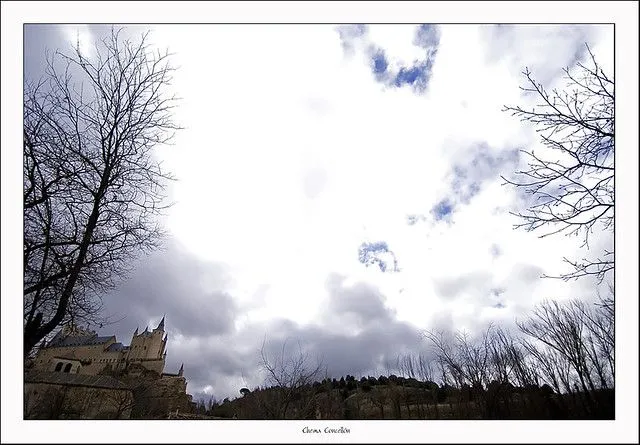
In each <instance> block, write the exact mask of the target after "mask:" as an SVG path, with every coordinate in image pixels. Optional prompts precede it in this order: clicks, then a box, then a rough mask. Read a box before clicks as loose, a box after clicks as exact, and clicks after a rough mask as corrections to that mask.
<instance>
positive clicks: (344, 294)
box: [24, 24, 613, 400]
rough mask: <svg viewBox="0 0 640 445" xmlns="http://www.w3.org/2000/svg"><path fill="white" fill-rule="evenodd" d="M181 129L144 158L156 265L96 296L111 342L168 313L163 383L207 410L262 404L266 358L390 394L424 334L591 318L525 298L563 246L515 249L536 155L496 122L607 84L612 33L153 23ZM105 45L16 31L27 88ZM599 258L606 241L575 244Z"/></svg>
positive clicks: (514, 130)
mask: <svg viewBox="0 0 640 445" xmlns="http://www.w3.org/2000/svg"><path fill="white" fill-rule="evenodd" d="M146 30H150V31H151V34H150V41H151V42H152V44H153V45H154V46H155V47H158V48H162V49H164V48H168V49H169V51H170V52H171V53H173V56H172V57H171V61H172V64H173V65H174V66H175V67H176V71H175V73H174V80H173V86H172V90H173V91H175V92H176V94H177V95H178V96H179V97H180V102H179V106H178V108H177V109H176V112H175V120H176V121H177V122H178V123H179V124H180V125H181V126H183V127H184V128H183V129H182V130H181V131H179V132H178V133H177V135H176V138H175V141H174V144H173V145H171V146H163V147H159V148H158V150H157V156H158V158H159V159H161V160H162V161H163V163H164V164H163V165H164V166H165V168H166V169H167V170H169V171H171V172H172V174H173V175H174V176H175V177H176V179H177V180H176V181H175V182H172V183H171V184H170V186H169V199H170V200H171V201H172V202H174V205H173V206H172V207H171V208H170V210H169V211H168V212H167V214H166V216H165V218H164V220H163V223H164V225H165V227H166V229H167V231H168V233H169V235H168V237H167V238H166V240H165V247H164V249H163V250H162V251H158V252H156V253H154V254H151V255H150V256H146V257H141V258H140V259H139V261H138V262H137V263H136V264H133V265H132V266H131V270H132V272H131V276H130V278H129V279H128V280H126V281H125V282H123V283H121V284H120V285H119V286H118V287H117V288H116V289H114V290H113V291H111V292H110V293H109V294H108V295H105V296H104V297H103V299H104V303H105V310H106V312H107V313H108V314H109V315H111V316H112V317H113V319H114V320H120V321H118V322H117V323H114V324H112V325H109V326H106V327H104V328H103V329H101V330H100V333H101V334H102V335H108V334H111V333H114V334H116V335H117V338H118V340H119V341H122V342H123V343H125V344H128V343H129V341H130V338H131V334H132V333H133V331H134V330H135V329H136V328H137V327H139V328H141V329H144V327H145V326H146V325H148V326H150V327H155V325H156V324H157V323H158V321H159V320H160V319H161V318H162V316H163V315H165V314H166V330H167V332H168V335H169V343H168V356H167V366H166V369H167V371H168V372H175V371H177V369H178V367H179V366H180V364H181V363H184V365H185V371H184V372H185V376H186V378H187V380H188V392H189V393H191V394H194V395H195V396H196V397H209V396H214V397H216V398H217V399H218V400H221V399H223V398H225V397H231V398H233V397H236V396H239V394H240V393H239V389H240V388H242V387H249V388H251V389H252V388H254V387H256V386H258V385H260V384H262V382H263V379H264V374H261V372H260V367H259V359H260V349H261V347H262V345H263V344H264V345H265V349H266V350H267V351H268V352H269V353H270V354H276V353H277V351H279V350H281V348H282V346H283V344H284V345H288V346H287V347H290V348H291V349H290V350H291V352H292V353H295V349H296V348H298V347H300V348H302V349H303V350H304V351H306V352H307V353H308V354H309V355H310V356H312V357H314V358H318V359H320V360H322V363H323V364H324V365H326V368H327V371H328V373H329V375H331V376H336V377H340V376H341V375H346V374H351V375H355V376H357V377H359V376H362V375H375V376H378V375H380V374H386V373H387V371H388V370H389V368H390V365H389V363H391V362H392V361H393V360H395V358H396V357H397V356H398V354H404V353H415V354H417V353H427V354H428V353H429V345H428V344H427V342H426V340H424V339H423V338H422V336H421V333H422V332H424V331H425V330H434V329H444V330H458V329H461V330H467V331H469V332H471V333H477V332H479V331H480V330H481V329H483V328H484V327H486V326H487V324H488V323H490V322H494V323H496V324H499V325H501V326H506V327H509V326H513V324H514V321H515V320H516V319H517V318H518V317H523V316H525V315H526V313H527V312H528V311H529V310H530V309H531V308H532V307H533V306H534V305H535V304H536V303H538V302H540V301H541V300H543V299H545V298H553V299H558V300H565V299H568V298H582V299H585V300H588V301H590V300H592V299H594V298H595V296H596V292H597V290H598V286H597V284H596V283H595V282H594V281H592V280H590V279H583V280H579V281H577V282H563V281H560V280H553V279H544V278H541V276H542V275H543V274H549V275H554V274H558V273H562V272H566V271H568V269H567V265H566V264H564V263H563V258H564V257H570V258H582V257H583V256H584V255H585V254H588V252H587V253H585V252H584V251H583V249H581V248H580V241H579V239H576V238H567V237H563V236H555V237H551V238H544V239H541V238H539V235H541V234H542V233H543V232H534V233H528V232H525V231H523V230H514V228H513V226H514V224H517V223H518V222H519V220H518V219H517V218H516V217H515V216H513V215H512V214H511V213H510V212H517V211H518V210H522V209H524V208H525V207H526V205H527V204H528V201H527V198H526V197H525V196H524V195H523V194H522V193H521V192H519V191H518V190H516V189H514V188H513V187H510V186H507V185H503V182H504V181H503V180H502V179H501V176H505V177H508V178H509V177H512V175H513V173H514V172H515V171H516V170H518V169H521V168H523V167H524V166H525V165H526V159H525V157H523V156H522V155H521V152H520V150H522V149H526V150H531V149H537V150H542V147H540V144H539V141H538V137H537V135H536V133H535V130H534V129H533V128H532V127H530V126H527V125H525V124H523V123H521V122H519V121H518V120H517V119H516V118H514V117H512V116H511V115H510V114H509V113H506V112H504V111H502V108H503V106H504V105H525V106H526V105H532V104H533V102H532V100H533V98H532V97H530V96H527V95H524V94H522V92H521V90H520V89H519V86H520V85H523V81H524V78H523V76H522V74H521V73H522V70H523V69H524V68H525V67H528V68H529V69H530V70H531V71H532V72H533V74H534V76H535V78H536V79H538V80H539V81H541V82H542V83H543V84H545V85H546V86H547V87H548V89H551V88H553V87H554V86H558V87H561V86H562V85H563V78H562V74H563V73H562V68H564V67H572V66H575V65H576V63H578V62H580V61H585V60H586V59H585V57H587V56H588V54H587V53H586V52H585V48H586V47H585V43H588V44H589V46H590V48H591V49H592V51H593V53H594V54H595V55H596V58H597V60H598V62H599V64H600V65H601V66H602V67H603V68H604V70H605V71H606V72H609V73H612V71H613V69H612V68H613V27H612V26H611V25H542V26H537V25H471V24H465V25H338V26H336V25H156V26H152V27H146V26H145V27H142V26H127V28H126V31H125V32H126V33H127V34H128V35H131V36H134V37H135V36H138V35H140V34H141V33H142V32H144V31H146ZM108 31H109V28H108V27H105V26H97V25H90V26H78V25H55V26H54V25H38V26H35V25H31V26H27V27H25V33H24V50H25V52H24V54H25V57H24V70H25V76H26V77H31V78H37V77H38V76H39V75H40V73H41V71H42V69H43V67H44V54H45V50H46V49H47V48H48V49H50V50H54V49H56V48H59V49H65V48H66V49H71V45H75V44H76V43H77V42H79V43H80V45H81V48H82V49H83V51H85V52H86V53H87V54H91V42H92V41H93V40H95V39H96V38H99V37H100V36H101V35H103V34H104V33H105V32H108ZM591 240H592V242H591V249H593V250H594V251H595V252H597V251H599V250H600V249H603V248H607V247H610V246H611V243H612V237H611V236H610V235H604V236H598V235H596V236H595V237H594V238H592V239H591Z"/></svg>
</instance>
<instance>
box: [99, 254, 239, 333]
mask: <svg viewBox="0 0 640 445" xmlns="http://www.w3.org/2000/svg"><path fill="white" fill-rule="evenodd" d="M133 269H134V270H133V272H132V274H131V277H130V278H129V279H128V280H126V281H124V282H123V283H122V284H121V285H119V286H118V287H117V288H116V289H115V290H114V291H113V292H112V293H111V294H110V295H109V296H108V298H106V299H105V301H106V303H107V304H108V306H107V308H108V311H109V312H110V313H112V314H113V318H119V317H120V316H126V319H127V325H128V329H131V327H132V324H133V323H136V325H137V324H138V323H139V324H141V325H142V324H145V323H151V321H152V320H159V319H160V318H161V317H162V316H163V315H164V314H167V324H168V326H170V329H169V331H170V333H171V334H172V335H174V334H176V335H205V336H206V335H220V334H224V333H229V332H231V331H232V330H233V329H234V320H235V318H236V316H237V311H238V306H237V303H236V302H235V301H234V299H233V297H232V295H231V294H229V293H228V292H227V290H226V289H227V287H229V286H230V285H231V278H230V276H229V275H228V272H227V271H226V269H225V267H224V266H223V265H221V264H218V263H212V262H206V261H202V260H199V259H198V258H197V257H195V256H193V255H191V254H189V253H188V252H186V251H185V250H184V248H182V247H180V246H179V245H177V244H176V243H173V242H171V241H170V242H169V245H168V247H167V249H166V250H164V251H159V252H155V253H153V254H152V255H150V256H148V257H143V258H140V262H139V264H138V265H137V266H135V267H134V268H133Z"/></svg>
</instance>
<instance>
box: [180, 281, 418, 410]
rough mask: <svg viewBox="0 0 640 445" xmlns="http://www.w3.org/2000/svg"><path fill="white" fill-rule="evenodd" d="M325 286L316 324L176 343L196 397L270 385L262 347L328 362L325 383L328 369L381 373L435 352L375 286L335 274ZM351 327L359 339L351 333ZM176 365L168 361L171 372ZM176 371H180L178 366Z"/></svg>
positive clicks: (311, 362) (274, 354)
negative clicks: (407, 358)
mask: <svg viewBox="0 0 640 445" xmlns="http://www.w3.org/2000/svg"><path fill="white" fill-rule="evenodd" d="M325 288H326V291H327V298H326V300H325V302H324V308H323V311H322V313H321V314H320V318H319V320H318V323H316V324H310V325H300V324H298V323H296V322H295V321H292V320H288V319H274V320H269V321H265V322H256V323H251V324H249V325H247V326H245V327H244V328H243V329H242V330H240V331H238V332H230V333H227V334H224V335H222V336H209V337H204V336H197V337H190V338H184V339H180V340H179V341H176V345H175V347H174V349H175V350H176V351H175V353H177V354H179V356H180V360H181V361H184V362H185V363H186V364H188V366H187V365H186V364H185V375H186V376H187V378H188V379H189V382H190V383H189V385H190V388H191V390H192V392H194V393H196V394H202V391H203V389H204V388H206V387H207V386H211V387H212V388H213V395H214V396H215V397H217V398H218V399H221V398H224V397H227V396H231V397H235V396H236V395H237V394H238V390H239V389H240V387H242V386H248V387H250V388H253V387H255V386H259V385H261V384H263V382H264V378H265V374H264V373H263V372H262V371H261V367H260V354H261V350H262V349H264V353H265V355H266V356H267V357H268V358H269V359H270V360H275V359H276V358H280V357H282V356H283V355H284V356H285V358H292V357H296V356H297V355H298V354H300V353H302V354H305V355H306V356H307V360H308V361H307V364H308V366H309V367H314V366H316V365H317V364H318V363H319V362H321V363H322V365H323V370H324V371H323V377H324V372H325V371H326V372H327V373H328V374H329V376H331V377H338V378H339V377H340V376H343V375H346V374H352V375H356V376H359V375H369V374H370V375H379V374H380V373H385V372H386V371H385V366H386V363H393V362H395V360H396V358H397V357H398V355H399V354H405V353H413V354H419V353H422V354H426V353H427V352H428V344H427V343H426V342H425V341H424V339H423V338H422V336H421V335H420V334H421V333H420V331H419V330H418V329H417V328H415V327H413V326H411V325H409V324H407V323H404V322H400V321H398V320H397V319H396V317H395V313H394V312H393V311H392V310H390V309H389V308H387V307H386V306H385V296H384V295H383V294H382V293H381V292H380V290H379V289H377V288H376V287H375V286H372V285H370V284H367V283H363V282H357V283H354V284H351V285H349V284H347V278H346V277H344V276H340V275H337V274H331V275H329V276H328V277H327V280H326V286H325ZM349 328H354V329H356V333H355V334H354V333H350V332H349ZM170 347H171V346H170ZM171 354H172V351H171V350H170V352H169V355H171ZM174 360H175V359H174ZM173 363H174V362H172V361H171V360H169V363H168V366H169V365H171V366H173ZM175 366H179V363H178V361H175Z"/></svg>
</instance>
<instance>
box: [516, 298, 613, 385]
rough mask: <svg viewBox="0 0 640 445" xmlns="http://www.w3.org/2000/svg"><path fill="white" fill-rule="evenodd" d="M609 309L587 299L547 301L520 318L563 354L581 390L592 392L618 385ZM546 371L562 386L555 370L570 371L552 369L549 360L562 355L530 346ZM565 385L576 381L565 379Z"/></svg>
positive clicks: (530, 332)
mask: <svg viewBox="0 0 640 445" xmlns="http://www.w3.org/2000/svg"><path fill="white" fill-rule="evenodd" d="M608 314H609V313H608V312H607V310H606V309H604V310H603V309H602V308H601V307H598V308H597V309H596V310H592V309H591V308H590V307H589V306H587V305H586V304H585V303H584V302H581V301H570V302H568V303H567V304H564V305H561V304H559V303H558V302H555V301H553V302H549V301H545V302H543V303H542V304H540V305H538V306H536V308H535V309H534V310H533V312H532V313H531V314H530V315H529V316H528V317H527V318H526V319H525V320H523V321H518V322H517V324H518V327H519V328H520V330H521V331H522V332H523V333H525V334H527V335H529V336H530V337H532V338H534V339H535V340H537V341H538V342H539V343H541V344H544V345H546V346H547V347H548V348H549V349H550V350H553V351H555V353H557V354H559V355H560V356H561V357H562V358H563V359H564V360H566V361H567V363H568V364H569V365H570V367H571V368H572V371H573V373H575V374H574V375H575V377H576V380H577V382H576V383H578V384H579V385H580V389H581V390H582V391H583V392H584V394H586V395H588V394H589V392H590V391H594V390H596V389H600V388H608V387H613V386H614V371H615V370H614V361H613V338H612V335H613V334H612V332H611V331H609V329H611V328H612V326H613V319H612V318H608ZM525 346H526V347H527V349H528V350H529V351H530V352H531V353H533V354H534V355H535V356H536V358H537V359H538V362H539V363H540V364H541V365H542V370H543V371H545V373H546V375H547V376H548V377H550V379H549V380H550V381H549V383H550V384H552V386H554V387H556V388H558V387H559V386H560V385H558V382H555V381H554V377H553V376H552V371H553V372H555V373H557V374H558V377H562V376H563V375H566V374H567V373H566V372H565V371H562V372H558V371H560V370H558V369H555V370H551V369H548V368H550V365H549V364H548V363H545V362H554V361H555V362H558V357H557V356H555V357H551V356H549V355H548V353H544V352H541V351H540V350H538V349H537V348H535V347H533V346H531V345H527V343H525ZM562 383H563V386H564V387H565V388H566V389H567V390H570V386H571V383H572V382H567V381H563V382H562Z"/></svg>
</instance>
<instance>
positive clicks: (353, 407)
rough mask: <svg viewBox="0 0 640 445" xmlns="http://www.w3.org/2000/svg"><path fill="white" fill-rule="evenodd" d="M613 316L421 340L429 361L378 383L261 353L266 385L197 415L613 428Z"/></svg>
mask: <svg viewBox="0 0 640 445" xmlns="http://www.w3.org/2000/svg"><path fill="white" fill-rule="evenodd" d="M613 315H614V314H613V303H612V301H611V300H600V302H599V303H597V304H596V305H593V306H592V305H587V304H586V303H583V302H579V301H571V302H568V303H566V304H559V303H557V302H549V301H547V302H544V303H542V304H540V305H538V306H537V307H536V308H535V309H534V310H533V311H532V313H531V314H530V315H529V316H528V317H526V318H525V319H523V320H518V322H517V326H518V327H519V331H520V332H519V333H513V332H510V331H507V330H505V329H502V328H498V327H495V326H489V327H488V328H487V329H486V330H484V332H482V333H481V335H477V336H474V337H472V336H470V335H468V334H466V333H464V332H444V331H441V332H433V331H432V332H426V333H425V334H424V336H425V339H426V340H427V341H428V342H429V344H430V346H431V347H432V351H431V353H430V354H428V355H418V354H404V355H399V356H398V357H397V358H396V360H395V363H387V365H386V368H387V370H388V371H389V372H387V373H386V375H380V376H378V377H375V376H371V375H367V376H360V377H356V376H354V375H346V376H342V377H340V378H329V377H324V378H320V375H319V374H320V370H321V367H320V366H315V367H312V368H310V367H307V366H306V363H307V357H306V356H305V355H304V354H302V353H300V354H299V355H297V356H287V357H285V356H284V355H283V356H281V357H278V358H277V359H275V360H272V361H269V360H267V358H266V356H265V354H264V348H263V354H262V358H263V363H266V364H267V365H268V366H265V369H267V371H268V373H269V376H270V377H271V379H270V380H269V381H270V382H272V384H267V385H264V386H262V387H259V388H254V389H253V390H249V389H248V388H242V389H241V390H240V393H241V394H242V396H241V397H238V398H236V399H234V400H229V399H225V400H224V401H223V402H222V403H217V402H216V403H214V401H213V399H212V400H210V401H209V402H208V403H205V402H204V401H201V402H199V404H198V408H197V410H198V411H199V413H201V414H208V415H210V416H213V417H217V418H238V419H256V420H258V419H264V420H268V419H347V420H349V419H613V418H614V416H615V413H614V408H615V406H614V405H615V403H614V401H615V398H614V386H615V385H614V372H615V368H614V355H613V350H614V348H613V346H614V338H613V322H614V320H613ZM284 351H285V349H284V348H283V353H284ZM285 378H286V379H285ZM285 380H286V382H285ZM278 381H279V382H281V383H282V384H278V383H277V382H278ZM274 382H275V383H274ZM287 382H288V383H287ZM285 383H286V384H285Z"/></svg>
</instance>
